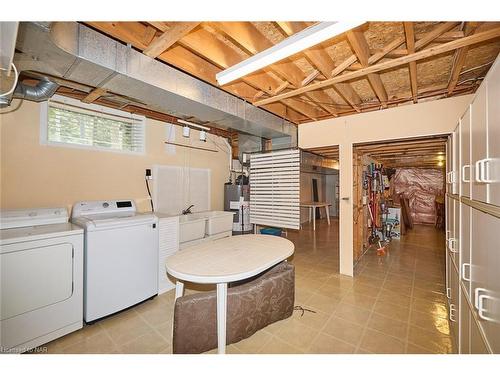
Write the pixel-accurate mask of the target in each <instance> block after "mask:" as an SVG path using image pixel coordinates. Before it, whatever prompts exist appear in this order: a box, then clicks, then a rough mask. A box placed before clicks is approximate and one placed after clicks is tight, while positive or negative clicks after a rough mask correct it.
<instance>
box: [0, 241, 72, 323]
mask: <svg viewBox="0 0 500 375" xmlns="http://www.w3.org/2000/svg"><path fill="white" fill-rule="evenodd" d="M58 242H59V241H58ZM9 246H10V247H11V248H9ZM10 250H12V251H10ZM0 264H1V288H0V298H1V300H2V303H1V310H0V311H1V312H0V318H1V320H5V319H9V318H12V317H14V316H17V315H20V314H24V313H27V312H29V311H33V310H36V309H40V308H43V307H45V306H48V305H52V304H55V303H58V302H61V301H63V300H65V299H68V298H70V297H71V295H72V293H73V245H72V244H71V243H68V242H62V243H61V242H59V243H55V244H47V243H46V244H45V245H41V244H39V243H38V244H37V242H35V241H33V242H28V243H23V244H22V247H20V246H19V244H15V245H7V246H5V247H4V249H2V254H0Z"/></svg>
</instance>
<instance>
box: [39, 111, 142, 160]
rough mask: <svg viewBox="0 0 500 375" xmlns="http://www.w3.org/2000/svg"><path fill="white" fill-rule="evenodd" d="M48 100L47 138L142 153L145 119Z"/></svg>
mask: <svg viewBox="0 0 500 375" xmlns="http://www.w3.org/2000/svg"><path fill="white" fill-rule="evenodd" d="M126 116H127V113H126V112H124V116H118V115H115V114H109V113H104V112H98V111H94V110H88V109H86V108H84V107H82V108H80V107H77V106H72V105H66V104H60V103H57V102H49V104H48V109H47V141H48V142H49V143H58V144H68V145H77V146H84V147H85V146H86V147H90V148H96V149H102V150H116V151H127V152H136V153H143V152H144V121H143V119H139V118H137V117H126Z"/></svg>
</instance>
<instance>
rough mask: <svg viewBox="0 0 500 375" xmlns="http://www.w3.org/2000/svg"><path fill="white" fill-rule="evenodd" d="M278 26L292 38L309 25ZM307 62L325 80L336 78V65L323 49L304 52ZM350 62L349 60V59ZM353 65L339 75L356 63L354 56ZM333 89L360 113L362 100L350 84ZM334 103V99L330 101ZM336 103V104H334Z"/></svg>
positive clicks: (294, 23)
mask: <svg viewBox="0 0 500 375" xmlns="http://www.w3.org/2000/svg"><path fill="white" fill-rule="evenodd" d="M276 24H277V25H278V26H279V28H281V30H283V32H284V33H285V34H286V35H287V36H291V35H293V34H295V33H298V32H300V31H302V30H303V29H305V28H306V27H307V26H308V25H307V23H305V22H276ZM303 53H304V55H305V57H306V59H307V61H308V62H309V63H310V64H311V65H312V66H313V67H314V68H316V69H317V70H318V71H320V72H321V74H323V76H325V78H331V77H333V76H334V74H333V73H334V72H335V69H337V68H336V67H335V64H334V62H333V60H332V59H331V57H330V56H329V55H328V53H327V52H326V51H325V50H324V49H323V48H309V49H307V50H304V51H303ZM348 60H349V59H348ZM351 60H352V62H351V63H348V64H347V63H346V64H345V65H346V66H345V67H344V68H343V69H342V70H340V71H339V72H338V73H336V74H339V73H340V72H342V71H343V70H344V69H346V68H347V67H348V66H349V65H350V64H352V63H354V62H355V61H356V57H355V56H352V58H351ZM333 88H334V90H335V91H337V93H338V94H339V95H340V96H341V97H342V98H343V99H344V100H345V102H346V103H348V104H350V105H351V107H353V108H354V109H355V110H356V111H357V112H360V109H359V105H360V104H361V98H360V97H359V95H358V94H357V93H356V91H355V90H354V89H353V87H352V86H351V85H350V84H347V83H345V84H343V85H333ZM330 100H331V101H332V102H333V99H330ZM333 103H334V102H333Z"/></svg>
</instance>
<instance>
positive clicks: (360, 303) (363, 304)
mask: <svg viewBox="0 0 500 375" xmlns="http://www.w3.org/2000/svg"><path fill="white" fill-rule="evenodd" d="M376 301H377V299H376V298H375V297H370V296H367V295H364V294H362V293H356V292H355V291H351V292H349V293H347V294H346V295H345V296H344V298H342V303H348V304H349V305H353V306H356V307H360V308H362V309H366V310H371V309H372V308H373V306H374V305H375V302H376Z"/></svg>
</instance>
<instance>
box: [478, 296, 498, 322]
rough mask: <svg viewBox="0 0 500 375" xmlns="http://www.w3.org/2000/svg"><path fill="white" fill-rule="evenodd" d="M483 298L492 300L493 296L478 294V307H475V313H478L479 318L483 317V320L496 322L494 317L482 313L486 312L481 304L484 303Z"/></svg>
mask: <svg viewBox="0 0 500 375" xmlns="http://www.w3.org/2000/svg"><path fill="white" fill-rule="evenodd" d="M485 299H489V300H494V298H493V297H490V296H488V295H486V294H482V295H480V296H479V302H478V305H479V307H478V309H477V314H478V315H479V317H480V318H481V319H483V320H487V321H488V322H496V320H495V319H493V318H490V317H488V316H486V315H484V313H486V312H487V310H486V309H485V308H484V307H483V304H484V300H485Z"/></svg>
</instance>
